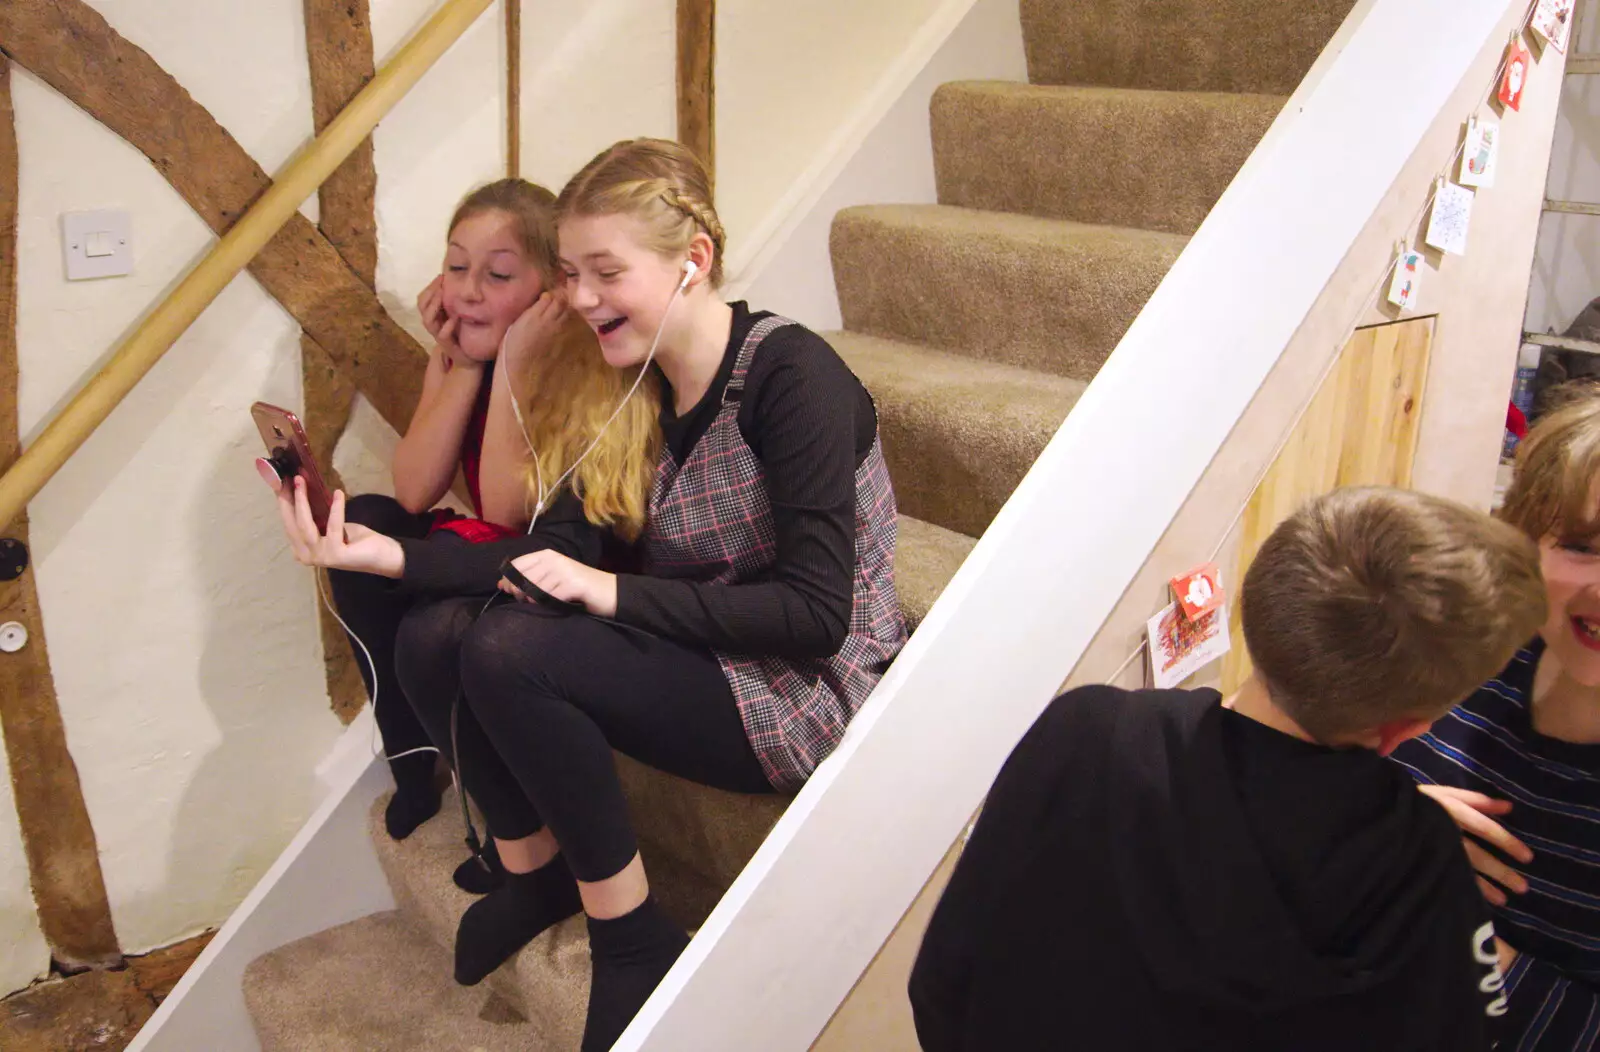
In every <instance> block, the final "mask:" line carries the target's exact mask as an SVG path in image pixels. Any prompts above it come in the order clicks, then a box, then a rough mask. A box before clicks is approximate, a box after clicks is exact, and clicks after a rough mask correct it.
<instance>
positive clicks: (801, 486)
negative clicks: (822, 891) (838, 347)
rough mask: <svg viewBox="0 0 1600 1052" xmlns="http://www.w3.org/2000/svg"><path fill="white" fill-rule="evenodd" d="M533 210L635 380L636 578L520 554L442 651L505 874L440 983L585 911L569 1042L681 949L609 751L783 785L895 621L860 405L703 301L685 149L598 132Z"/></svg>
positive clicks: (570, 287)
mask: <svg viewBox="0 0 1600 1052" xmlns="http://www.w3.org/2000/svg"><path fill="white" fill-rule="evenodd" d="M556 207H557V223H558V234H559V245H560V265H561V268H562V272H563V274H564V277H565V282H564V286H563V288H564V292H565V295H566V299H567V304H568V309H569V310H570V311H571V312H572V313H574V314H575V315H577V316H578V317H580V318H581V319H582V320H583V321H584V322H586V323H587V325H588V327H589V329H590V330H592V332H593V333H594V336H595V338H596V340H597V341H598V343H599V354H600V355H601V356H602V357H603V359H604V361H605V362H606V363H608V364H609V365H610V366H612V367H613V368H616V369H619V370H624V371H631V370H636V369H638V368H640V367H641V366H643V365H646V364H647V363H648V365H649V369H650V371H651V374H652V375H654V376H656V377H658V378H659V380H660V383H661V392H662V393H661V402H662V404H661V410H660V423H661V430H662V438H663V442H662V446H661V449H660V453H659V457H658V460H657V462H656V465H655V469H654V478H653V481H652V484H651V487H650V498H649V506H648V510H647V513H646V519H645V526H644V530H643V533H642V535H641V537H640V540H639V545H638V557H639V560H640V569H641V572H639V573H615V572H611V571H609V570H606V569H600V568H597V567H594V566H589V565H585V564H584V563H582V562H580V561H578V560H575V559H572V558H570V557H568V556H566V555H564V554H562V553H560V552H556V551H549V550H547V551H541V552H533V553H530V554H528V555H526V556H522V557H519V558H517V559H516V560H515V561H514V565H515V567H516V569H517V570H519V571H520V572H521V573H522V575H523V576H524V577H525V578H526V579H527V580H528V581H529V582H531V583H532V584H533V585H534V586H536V587H537V589H538V591H539V592H541V593H543V595H534V596H528V595H523V594H521V593H517V592H516V591H515V589H510V590H511V591H512V592H513V593H514V594H515V595H516V597H517V598H518V599H519V600H520V601H518V602H515V603H513V604H510V605H507V606H502V607H497V608H495V609H491V610H489V611H488V612H486V613H485V614H484V615H483V616H482V617H481V618H480V619H479V620H478V622H477V623H476V624H475V625H474V626H473V627H472V628H471V629H469V630H468V631H467V633H466V635H465V637H464V639H463V641H462V645H461V649H460V652H459V661H460V665H459V674H460V678H461V686H462V695H463V703H464V710H466V711H470V712H471V714H472V717H473V719H474V720H475V721H476V723H477V724H479V725H481V726H482V727H483V729H484V730H485V731H486V733H487V734H488V736H489V738H490V739H491V740H492V741H493V742H494V745H495V751H496V753H497V755H498V756H499V757H500V759H501V761H503V762H502V763H500V764H499V765H497V766H495V767H494V768H493V769H490V767H489V766H487V765H480V766H479V768H478V770H477V771H476V772H467V774H466V777H467V778H468V779H469V781H468V785H469V788H470V789H471V790H472V792H473V795H474V797H475V798H476V799H477V801H478V803H479V805H480V806H481V807H482V809H483V811H484V814H485V817H486V818H487V819H488V823H489V825H490V827H491V829H494V830H496V838H497V844H498V848H499V854H500V857H501V859H502V861H503V863H504V865H505V868H506V870H507V876H506V883H505V885H504V886H503V887H501V888H500V889H497V890H496V891H494V892H492V893H491V894H489V895H488V896H486V897H485V898H483V899H481V900H479V901H478V902H476V903H474V904H473V905H472V906H471V907H470V908H469V909H468V910H467V911H466V913H465V915H464V916H463V917H462V919H461V924H460V928H459V930H458V932H457V938H456V978H457V980H458V981H459V982H462V983H466V984H471V983H475V982H477V981H479V980H481V979H482V978H484V977H485V976H486V975H488V973H489V972H490V971H492V970H493V969H495V968H496V967H498V966H499V965H500V964H501V963H502V962H504V961H505V960H507V959H508V958H510V957H511V956H512V955H513V954H514V953H516V951H517V950H518V949H519V948H521V947H522V946H523V945H525V944H526V943H528V942H529V941H531V940H532V939H533V938H534V937H536V936H537V935H539V934H540V933H541V932H543V931H545V930H546V929H548V928H549V927H550V926H551V925H553V924H555V923H557V922H558V921H560V920H562V919H563V918H566V917H569V916H572V915H574V914H576V913H578V912H580V911H581V912H583V913H585V914H586V915H587V916H586V919H587V923H588V928H589V936H590V951H591V959H592V962H593V964H592V967H593V982H592V985H591V995H590V1002H589V1012H588V1017H587V1024H586V1027H585V1032H584V1038H583V1049H584V1050H585V1052H600V1050H603V1049H608V1048H610V1047H611V1045H612V1043H613V1042H614V1041H615V1040H616V1039H617V1038H618V1036H619V1035H620V1034H621V1033H622V1031H623V1030H624V1029H625V1028H626V1026H627V1025H628V1022H629V1020H631V1019H632V1018H633V1016H634V1014H635V1013H636V1012H637V1011H638V1009H639V1008H640V1006H642V1005H643V1003H644V1001H645V999H646V998H647V997H649V995H650V992H651V991H652V990H653V989H654V988H655V986H656V984H657V983H658V982H659V981H660V980H661V978H662V977H663V976H664V975H665V974H666V972H667V970H668V969H669V968H670V967H671V965H672V963H673V961H674V960H676V958H677V956H678V954H679V953H680V952H681V951H682V950H683V948H684V946H685V945H686V944H687V942H688V937H687V935H686V934H685V932H684V929H683V928H682V927H680V926H679V925H678V924H676V923H675V922H674V921H673V920H671V919H669V918H668V917H667V916H665V915H664V914H663V913H662V912H661V910H660V909H659V908H658V906H657V904H656V901H655V899H654V898H652V896H651V894H650V883H649V879H648V876H647V874H646V872H645V869H644V865H643V863H642V862H641V860H640V857H639V851H638V845H637V842H636V840H635V837H634V832H633V828H632V826H631V823H630V820H629V817H628V807H627V803H626V801H625V800H624V798H623V795H622V788H621V786H620V784H619V783H618V781H617V774H616V770H615V766H614V762H613V758H612V750H613V749H616V750H621V751H622V752H625V753H627V754H629V755H630V756H633V757H634V758H636V759H638V760H640V761H641V762H643V763H646V764H650V765H651V766H654V767H656V768H658V769H660V770H664V771H667V772H669V773H672V774H675V775H677V776H679V777H682V778H687V779H690V780H693V781H697V782H701V783H704V784H707V785H712V786H717V787H720V788H723V789H727V790H732V791H736V792H747V793H767V792H773V791H782V792H792V791H793V790H795V789H796V788H798V787H799V786H800V785H801V784H803V783H804V781H805V780H806V778H807V777H808V776H809V775H810V774H811V772H812V770H814V769H815V767H816V765H817V764H818V763H820V762H821V761H822V760H823V759H825V758H826V757H827V756H828V754H829V753H830V752H832V751H833V749H834V747H835V746H837V745H838V743H839V740H840V738H841V737H842V736H843V734H844V731H845V727H846V726H847V725H848V723H849V722H850V719H851V717H852V716H853V715H854V714H855V712H856V710H857V709H858V708H859V707H860V705H861V704H862V702H863V701H864V700H865V699H866V697H867V695H868V694H869V693H870V692H871V691H872V688H873V687H874V686H875V685H876V684H877V682H878V680H879V678H880V677H881V676H882V674H883V672H884V670H885V668H887V667H888V664H889V662H890V661H891V660H893V658H894V656H895V654H896V653H898V651H899V649H900V647H901V645H902V644H903V643H904V641H905V637H906V629H905V624H904V622H903V620H902V618H901V615H900V609H899V603H898V600H897V599H896V596H895V587H894V546H895V523H896V518H895V499H894V490H893V488H892V486H891V485H890V482H889V474H888V470H887V469H886V468H885V466H884V461H883V453H882V449H881V446H880V444H879V442H878V426H877V413H876V410H875V409H874V406H873V403H872V398H871V397H870V396H869V395H868V393H867V391H866V389H865V388H864V387H863V386H862V385H861V382H860V381H859V380H857V379H856V377H855V376H854V374H852V373H851V371H850V369H849V368H848V367H847V366H846V365H845V363H844V362H843V361H842V360H841V359H840V358H839V355H838V354H837V353H836V352H835V351H834V350H833V348H831V347H830V346H829V345H828V343H827V342H826V341H825V340H823V339H822V337H820V336H818V335H817V334H816V333H813V332H810V331H808V330H807V329H805V328H804V327H802V326H800V325H797V324H795V323H794V322H791V321H789V320H787V319H785V318H780V317H777V316H775V315H772V314H769V313H766V312H762V311H758V310H754V309H752V308H751V307H749V306H748V305H746V304H744V303H727V302H725V301H724V300H723V299H722V297H721V296H720V295H718V293H717V288H718V286H719V285H720V283H721V281H722V277H723V255H724V249H725V247H726V235H725V233H724V231H723V228H722V223H721V221H720V220H719V219H718V218H717V211H716V207H715V204H714V203H713V201H712V198H711V190H710V185H709V180H708V179H707V177H706V173H705V170H704V169H703V168H702V166H701V165H700V162H699V161H698V160H697V159H696V158H695V157H694V156H693V154H691V153H690V152H689V151H688V150H687V149H685V148H684V147H682V146H680V145H678V144H676V143H672V142H665V141H662V140H656V139H635V140H631V141H627V142H621V143H617V144H616V145H615V146H612V147H611V148H610V149H608V150H606V151H604V152H603V153H601V154H600V155H599V156H598V157H596V158H595V159H594V160H593V161H591V162H590V163H589V164H588V165H586V166H585V167H584V168H583V170H582V171H580V172H579V173H578V174H577V175H576V176H574V177H573V179H572V180H571V181H570V182H569V183H568V184H567V186H566V188H565V189H564V190H563V191H562V192H561V195H560V198H559V199H558V201H557V206H556ZM507 587H508V588H509V586H507ZM547 597H551V598H553V599H554V600H559V601H562V605H558V604H556V603H553V602H551V601H549V598H547ZM574 607H575V608H576V610H574V609H573V608H574ZM502 830H511V831H514V832H517V833H520V834H523V835H520V836H513V837H508V836H504V835H502V833H501V831H502Z"/></svg>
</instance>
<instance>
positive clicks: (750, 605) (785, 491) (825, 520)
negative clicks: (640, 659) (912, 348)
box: [616, 302, 878, 659]
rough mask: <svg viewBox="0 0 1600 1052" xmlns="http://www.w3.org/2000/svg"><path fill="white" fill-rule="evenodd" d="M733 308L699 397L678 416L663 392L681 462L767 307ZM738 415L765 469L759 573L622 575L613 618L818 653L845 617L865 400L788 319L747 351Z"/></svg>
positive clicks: (699, 638) (786, 652)
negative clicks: (764, 570)
mask: <svg viewBox="0 0 1600 1052" xmlns="http://www.w3.org/2000/svg"><path fill="white" fill-rule="evenodd" d="M732 306H733V327H732V331H731V333H730V334H729V339H728V346H727V349H726V351H725V352H724V353H723V359H722V367H721V368H720V370H719V371H718V373H717V376H716V379H715V380H713V381H712V384H711V387H710V388H709V389H708V390H707V391H706V393H705V395H704V396H703V397H702V398H701V399H700V401H699V402H698V403H696V404H695V406H694V407H693V408H692V409H690V410H689V411H688V412H686V413H684V414H683V415H682V416H678V415H676V414H675V413H673V411H672V408H671V406H672V399H671V393H670V389H666V390H665V391H664V403H665V404H664V406H663V409H662V413H661V428H662V432H663V437H664V438H665V440H666V443H667V447H668V448H669V449H671V450H672V452H673V455H674V456H675V457H676V458H677V460H678V462H679V463H680V464H681V463H683V462H684V461H686V460H687V459H688V457H689V456H690V454H691V453H692V452H693V451H694V447H695V445H696V443H698V442H699V441H700V439H701V438H702V437H703V436H704V435H705V433H706V431H707V429H708V428H710V426H711V423H712V421H713V420H715V419H716V417H717V414H718V412H720V411H721V408H722V396H723V393H724V392H725V390H726V388H727V386H728V379H729V377H730V376H731V375H732V373H733V368H734V364H735V362H736V360H737V359H738V356H739V350H740V348H741V346H742V345H743V344H744V340H745V337H746V336H747V335H748V334H749V332H750V329H751V328H752V327H753V326H754V325H755V324H756V323H757V322H759V321H761V320H762V319H763V318H765V317H768V316H769V315H768V314H767V313H765V312H752V311H750V309H749V308H748V307H747V306H746V305H745V304H744V303H742V302H741V303H735V304H733V305H732ZM738 422H739V433H740V435H741V436H743V438H744V440H745V442H747V443H748V444H749V446H750V449H751V451H752V452H753V453H754V454H755V456H756V458H757V459H758V460H760V461H761V466H762V468H763V469H764V471H765V473H766V482H767V494H768V497H769V498H770V500H771V502H772V519H773V527H774V531H775V534H776V541H777V561H776V563H775V564H774V565H773V567H772V569H771V571H770V573H769V574H768V576H767V577H766V579H765V580H761V581H752V582H747V583H742V584H732V585H713V584H705V583H701V582H697V581H689V580H681V579H668V578H659V577H646V576H640V575H635V574H623V575H620V576H619V577H618V580H617V615H616V616H617V620H618V621H621V622H623V623H625V624H630V625H634V626H637V627H639V628H644V629H647V630H649V631H652V632H655V633H656V634H658V635H661V636H665V637H667V638H669V639H675V640H677V641H679V642H684V643H690V644H695V645H700V646H706V647H711V648H713V649H716V650H723V651H727V652H730V653H740V654H760V655H763V656H774V657H784V658H793V659H804V658H817V657H827V656H829V655H831V654H833V653H835V652H837V651H838V649H839V647H840V646H841V645H842V644H843V642H844V639H845V635H846V632H847V631H848V629H849V625H850V607H851V584H852V579H853V577H854V573H855V473H856V468H857V467H859V466H860V464H861V462H862V461H863V460H864V459H865V458H866V456H867V454H868V453H869V452H870V451H871V449H872V443H873V440H874V438H875V437H876V435H877V427H878V424H877V412H876V410H875V409H874V408H873V404H872V398H871V396H870V395H869V394H868V393H867V390H866V388H865V387H863V386H862V384H861V381H860V380H858V379H856V376H855V374H854V373H852V372H851V371H850V367H849V366H847V365H845V363H844V361H843V359H841V358H840V357H839V355H838V353H837V352H836V351H834V349H833V348H832V347H830V346H829V345H828V342H827V341H826V340H824V339H823V338H822V337H820V336H818V335H817V334H816V333H814V332H811V331H810V330H809V329H806V328H804V327H802V326H800V325H788V326H784V327H783V328H780V329H777V330H776V331H774V332H773V333H772V334H770V335H769V336H768V337H767V338H766V339H765V340H764V341H763V342H762V344H761V346H760V348H759V349H758V350H757V351H756V353H755V358H754V360H753V361H752V363H751V365H750V369H749V372H748V373H747V374H746V376H745V386H744V394H743V398H742V400H741V402H740V404H739V417H738Z"/></svg>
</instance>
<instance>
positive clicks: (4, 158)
mask: <svg viewBox="0 0 1600 1052" xmlns="http://www.w3.org/2000/svg"><path fill="white" fill-rule="evenodd" d="M19 444H20V442H19V438H18V430H17V135H16V120H15V114H14V112H13V110H12V106H11V64H10V62H9V61H8V60H7V59H5V58H4V57H3V56H0V467H7V468H9V467H10V466H11V464H12V463H13V462H14V461H15V460H16V456H17V447H18V445H19ZM9 534H10V536H11V537H12V538H14V539H16V540H19V541H21V542H22V543H23V544H27V543H28V520H27V516H25V515H24V516H19V517H17V518H16V519H15V521H13V522H12V523H11V530H10V531H9ZM3 621H15V622H17V623H18V624H20V625H22V626H23V627H24V628H25V629H27V632H28V642H27V645H26V646H24V647H23V648H22V649H21V650H18V651H17V652H15V653H12V654H0V735H3V736H4V738H5V750H6V760H7V761H8V763H9V764H10V767H11V786H12V790H13V793H14V795H15V797H16V805H17V819H18V822H19V823H20V825H21V827H22V847H23V852H24V853H25V854H26V855H27V859H28V878H29V881H30V882H31V884H32V885H33V901H34V904H35V906H36V907H37V908H38V911H39V927H40V928H41V929H42V930H43V931H44V938H45V942H47V943H48V944H49V946H50V953H51V955H52V956H53V957H54V958H55V960H56V962H57V964H58V965H59V966H61V967H63V968H65V969H67V970H77V969H82V968H108V967H114V966H116V965H118V964H120V963H121V962H122V951H121V949H120V948H119V947H118V945H117V932H116V928H115V926H114V925H113V924H112V921H111V903H110V901H109V900H108V898H107V897H106V882H105V875H104V874H103V873H102V872H101V870H100V852H99V847H98V845H97V844H96V842H95V835H94V826H93V825H92V824H91V823H90V821H89V808H88V805H87V804H85V803H84V799H83V787H82V785H81V784H80V783H79V781H78V767H77V765H76V764H75V763H74V762H73V760H72V754H71V753H70V752H68V751H67V733H66V727H65V725H64V724H63V723H62V720H61V706H60V705H59V704H58V703H57V701H56V687H55V679H54V678H53V677H52V676H51V674H50V655H49V652H48V651H47V650H46V648H45V643H44V622H43V621H42V620H41V619H40V616H39V594H38V590H37V588H36V587H35V584H34V577H33V568H32V566H30V567H29V568H28V569H27V570H25V571H23V574H22V576H21V577H19V578H17V579H16V580H14V581H7V582H4V583H0V622H3Z"/></svg>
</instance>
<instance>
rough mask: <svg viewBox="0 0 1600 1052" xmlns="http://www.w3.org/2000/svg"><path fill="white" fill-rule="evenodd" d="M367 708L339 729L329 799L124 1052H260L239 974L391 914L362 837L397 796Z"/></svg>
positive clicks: (324, 772)
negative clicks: (333, 931) (280, 951)
mask: <svg viewBox="0 0 1600 1052" xmlns="http://www.w3.org/2000/svg"><path fill="white" fill-rule="evenodd" d="M372 740H373V725H372V710H371V708H370V707H368V708H365V709H362V710H361V713H360V715H358V716H357V717H356V719H355V720H354V721H353V722H352V723H351V724H350V726H349V727H347V728H346V729H345V732H344V734H343V735H341V736H340V738H339V740H338V742H337V743H336V744H335V745H334V748H333V749H332V750H331V751H330V752H329V754H328V758H327V759H326V760H325V761H324V762H323V763H322V764H321V766H320V767H319V768H318V771H317V773H318V775H319V776H320V777H321V778H322V779H323V781H324V782H325V783H326V784H327V786H328V795H327V798H326V799H325V800H323V802H322V805H321V806H319V807H318V808H317V809H316V811H314V812H313V813H312V815H311V817H310V818H309V819H307V820H306V824H305V825H304V826H302V827H301V829H300V832H299V833H297V834H296V835H295V838H294V840H292V841H290V843H289V846H288V847H287V848H285V849H284V852H283V854H282V855H280V856H279V857H278V860H277V861H276V862H275V863H273V865H272V868H271V869H269V870H268V871H267V873H266V875H265V876H263V877H262V878H261V880H260V882H259V883H257V884H256V886H255V888H253V889H252V890H251V892H250V894H249V895H247V896H246V897H245V900H244V901H243V902H242V903H240V904H239V908H238V909H236V910H234V911H233V914H232V915H231V916H230V917H229V918H228V922H227V923H226V924H224V925H223V926H222V930H221V931H219V932H217V935H216V937H215V938H213V939H212V940H211V944H210V945H209V946H207V947H206V949H205V952H204V953H202V954H201V955H200V956H199V957H198V958H197V959H196V960H195V962H194V964H193V965H191V966H190V968H189V970H188V972H186V973H185V974H184V976H183V979H182V980H180V981H179V983H178V985H177V986H176V987H175V988H174V989H173V991H172V993H171V995H170V996H168V997H167V999H166V1000H165V1001H164V1002H162V1004H161V1007H160V1008H158V1009H157V1010H156V1013H155V1015H153V1016H151V1018H150V1021H149V1022H148V1023H146V1024H145V1025H144V1028H143V1029H142V1030H140V1031H139V1035H138V1036H137V1037H136V1038H134V1041H133V1044H132V1045H130V1046H128V1052H202V1050H205V1052H259V1050H260V1047H261V1046H260V1043H259V1042H258V1041H257V1039H256V1033H255V1027H254V1026H253V1025H252V1024H251V1022H250V1015H249V1013H248V1012H247V1011H246V1010H245V1005H244V991H243V988H242V987H241V978H242V976H243V975H244V969H245V966H246V965H248V964H249V963H250V962H251V961H253V960H255V959H256V958H257V957H259V956H261V955H262V954H264V953H267V952H269V951H271V950H275V949H277V948H278V947H279V946H282V945H284V944H285V943H289V942H293V941H294V940H296V939H301V938H304V937H305V936H307V935H311V934H313V933H315V932H319V931H322V930H323V929H324V928H331V927H333V926H335V925H338V924H344V923H345V922H347V921H352V920H355V919H357V918H359V917H365V916H366V915H368V914H369V913H377V912H379V911H380V910H388V909H393V908H394V905H395V903H394V896H393V895H392V894H391V893H390V891H389V883H388V881H387V880H385V879H384V876H383V870H382V869H380V868H379V866H378V856H377V854H376V853H375V852H374V851H373V847H372V840H371V839H370V836H369V834H368V826H367V816H368V814H369V812H370V811H371V809H372V804H373V801H374V800H376V799H377V798H378V796H379V795H380V794H382V793H383V792H385V791H386V790H388V789H391V788H393V785H394V783H393V782H392V781H391V780H390V778H389V770H388V766H387V765H386V764H385V763H383V761H382V760H379V759H377V758H375V757H374V756H373V755H372V744H371V743H372Z"/></svg>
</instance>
